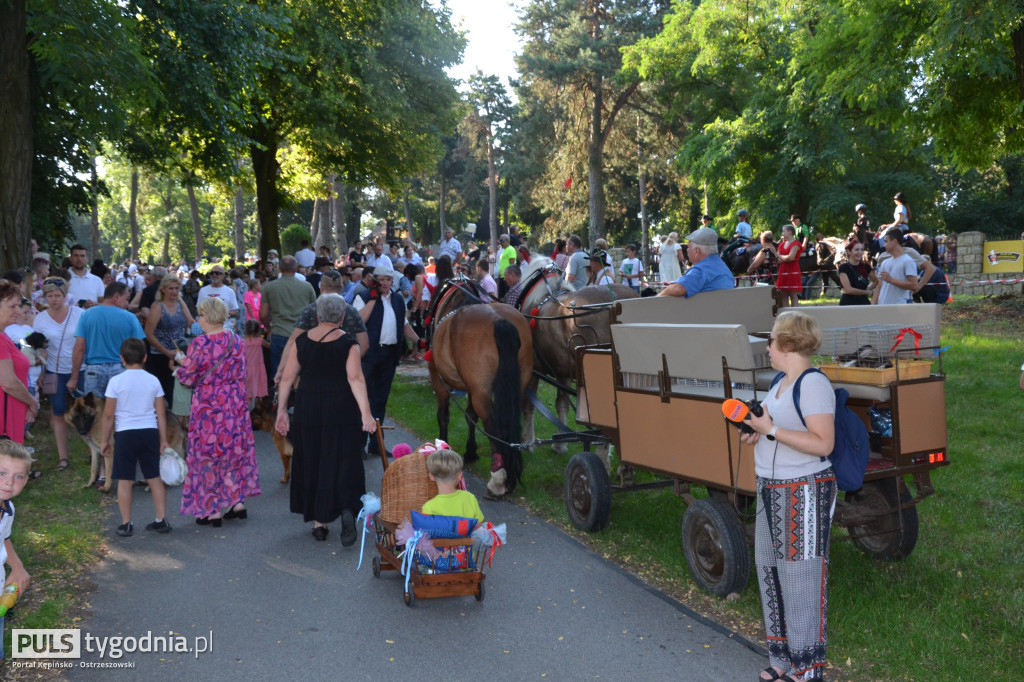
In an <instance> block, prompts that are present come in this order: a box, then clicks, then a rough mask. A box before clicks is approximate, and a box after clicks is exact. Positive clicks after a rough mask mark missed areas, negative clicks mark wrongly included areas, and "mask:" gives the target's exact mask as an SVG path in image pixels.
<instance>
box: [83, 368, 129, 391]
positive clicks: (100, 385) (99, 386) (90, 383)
mask: <svg viewBox="0 0 1024 682" xmlns="http://www.w3.org/2000/svg"><path fill="white" fill-rule="evenodd" d="M123 371H124V365H122V364H121V363H120V362H107V363H103V364H99V365H85V366H83V367H82V377H83V379H82V380H81V381H80V382H79V386H78V390H79V392H80V393H81V394H82V395H85V394H87V393H93V394H95V395H96V397H98V398H102V397H104V394H106V392H107V384H108V383H110V380H111V379H113V378H114V377H116V376H117V375H118V374H120V373H121V372H123Z"/></svg>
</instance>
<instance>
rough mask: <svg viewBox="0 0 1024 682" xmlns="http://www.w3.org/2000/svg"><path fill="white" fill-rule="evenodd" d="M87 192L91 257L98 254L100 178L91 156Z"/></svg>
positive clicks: (94, 160)
mask: <svg viewBox="0 0 1024 682" xmlns="http://www.w3.org/2000/svg"><path fill="white" fill-rule="evenodd" d="M89 193H90V194H91V195H92V216H91V217H90V219H89V227H90V229H89V235H90V238H91V244H90V246H91V247H92V257H93V258H101V256H100V179H99V177H98V176H97V174H96V157H95V156H94V157H92V169H91V170H90V173H89Z"/></svg>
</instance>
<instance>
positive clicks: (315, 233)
mask: <svg viewBox="0 0 1024 682" xmlns="http://www.w3.org/2000/svg"><path fill="white" fill-rule="evenodd" d="M323 211H324V200H323V199H320V198H317V199H314V200H313V219H312V220H310V221H309V238H310V242H311V243H312V244H313V250H314V251H315V250H316V248H317V246H318V245H319V241H320V240H319V236H320V214H321V213H323Z"/></svg>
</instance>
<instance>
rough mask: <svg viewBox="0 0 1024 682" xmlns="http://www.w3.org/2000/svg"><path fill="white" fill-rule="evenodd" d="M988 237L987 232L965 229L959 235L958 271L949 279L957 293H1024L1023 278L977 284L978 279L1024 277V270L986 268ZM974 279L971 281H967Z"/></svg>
mask: <svg viewBox="0 0 1024 682" xmlns="http://www.w3.org/2000/svg"><path fill="white" fill-rule="evenodd" d="M985 240H986V236H985V234H984V233H983V232H961V233H960V234H958V235H957V271H956V274H955V275H950V277H949V282H950V285H951V286H952V291H953V296H954V297H955V296H956V295H957V294H964V295H967V296H981V295H984V296H991V295H999V294H1021V293H1024V284H1022V283H1021V282H1016V283H1007V284H975V282H987V281H990V280H1000V279H1013V280H1019V279H1024V274H1022V273H1019V272H998V273H988V274H986V273H984V272H982V269H983V265H984V262H985ZM964 282H971V284H964Z"/></svg>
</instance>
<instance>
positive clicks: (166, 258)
mask: <svg viewBox="0 0 1024 682" xmlns="http://www.w3.org/2000/svg"><path fill="white" fill-rule="evenodd" d="M160 262H161V263H165V264H167V265H170V264H171V233H170V232H169V231H168V232H165V233H164V248H163V251H162V252H161V253H160Z"/></svg>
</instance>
